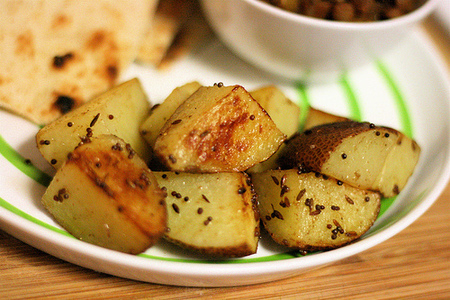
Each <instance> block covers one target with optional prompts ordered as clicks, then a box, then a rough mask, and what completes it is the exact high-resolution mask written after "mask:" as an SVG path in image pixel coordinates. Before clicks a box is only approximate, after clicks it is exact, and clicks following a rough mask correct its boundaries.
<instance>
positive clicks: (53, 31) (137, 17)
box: [0, 0, 158, 125]
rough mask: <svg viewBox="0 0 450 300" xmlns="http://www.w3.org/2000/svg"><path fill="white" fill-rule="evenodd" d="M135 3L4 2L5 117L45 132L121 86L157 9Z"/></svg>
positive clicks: (0, 84)
mask: <svg viewBox="0 0 450 300" xmlns="http://www.w3.org/2000/svg"><path fill="white" fill-rule="evenodd" d="M132 2H133V4H132V5H131V4H130V1H128V0H115V1H109V0H97V1H53V0H41V1H17V0H4V1H0V57H1V59H0V109H7V110H9V111H11V112H14V113H17V114H18V115H21V116H23V117H25V118H27V119H29V120H31V121H33V122H35V123H37V124H40V125H44V124H47V123H49V122H51V121H53V120H55V119H57V118H58V117H59V116H61V115H62V114H64V113H67V112H69V111H71V110H73V109H74V108H76V107H78V106H80V105H82V104H83V103H85V102H87V101H89V100H90V99H92V98H93V97H95V96H96V95H98V94H99V93H103V92H105V91H106V90H107V89H109V88H111V87H112V86H113V85H114V84H117V83H118V79H119V78H120V76H121V74H122V73H123V72H124V70H125V69H126V68H128V66H129V65H130V64H131V63H132V62H133V60H134V59H135V58H136V55H137V51H138V49H139V47H140V44H141V41H142V38H143V37H144V34H145V32H146V31H147V30H148V27H149V26H150V21H151V18H152V15H153V12H154V10H155V9H156V5H157V2H158V1H155V0H135V1H132ZM69 99H71V100H69Z"/></svg>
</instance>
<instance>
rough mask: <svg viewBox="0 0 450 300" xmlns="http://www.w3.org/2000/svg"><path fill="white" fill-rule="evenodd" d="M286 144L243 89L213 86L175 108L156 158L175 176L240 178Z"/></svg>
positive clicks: (159, 137)
mask: <svg viewBox="0 0 450 300" xmlns="http://www.w3.org/2000/svg"><path fill="white" fill-rule="evenodd" d="M285 138H286V136H285V135H284V134H283V133H282V132H281V131H280V130H279V129H278V128H277V127H276V125H275V124H274V122H273V121H272V120H271V118H270V117H269V116H268V114H267V113H266V112H265V110H264V109H263V108H262V107H261V106H260V105H259V104H258V103H257V102H256V101H255V100H254V99H253V98H252V97H251V96H250V94H249V93H248V92H247V91H246V90H245V89H244V88H243V87H242V86H239V85H236V86H222V85H221V84H217V85H214V86H209V87H205V86H204V87H201V88H199V89H198V90H197V91H196V92H195V93H194V94H192V95H191V96H190V97H189V98H188V99H186V100H185V101H184V102H183V103H182V104H181V105H180V106H179V107H178V108H177V110H176V111H175V112H174V114H173V115H172V116H171V117H170V119H169V120H168V121H167V122H166V124H165V125H164V127H163V128H162V129H161V132H160V134H159V136H158V137H157V139H156V142H155V147H154V152H155V155H157V156H158V158H159V159H160V160H161V162H162V163H163V164H164V165H166V166H167V167H168V168H169V169H171V170H174V171H189V172H227V171H235V172H239V171H245V170H247V169H248V168H250V167H252V166H253V165H255V164H256V163H258V162H261V161H264V160H266V159H268V158H269V157H270V156H271V155H272V154H273V153H274V152H275V151H276V150H277V149H278V147H279V146H280V144H281V143H282V142H283V141H284V140H285Z"/></svg>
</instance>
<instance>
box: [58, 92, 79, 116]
mask: <svg viewBox="0 0 450 300" xmlns="http://www.w3.org/2000/svg"><path fill="white" fill-rule="evenodd" d="M74 106H75V100H74V99H73V98H71V97H69V96H64V95H60V96H58V97H57V98H56V100H55V102H54V103H53V107H54V108H55V109H57V110H59V111H60V112H61V113H62V114H66V113H68V112H69V111H71V110H72V109H73V108H74Z"/></svg>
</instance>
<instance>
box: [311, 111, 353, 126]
mask: <svg viewBox="0 0 450 300" xmlns="http://www.w3.org/2000/svg"><path fill="white" fill-rule="evenodd" d="M344 121H350V119H348V118H345V117H342V116H338V115H334V114H331V113H328V112H325V111H322V110H319V109H316V108H313V107H310V108H309V110H308V114H307V115H306V120H305V124H303V130H308V129H311V128H313V127H315V126H318V125H323V124H328V123H335V122H344Z"/></svg>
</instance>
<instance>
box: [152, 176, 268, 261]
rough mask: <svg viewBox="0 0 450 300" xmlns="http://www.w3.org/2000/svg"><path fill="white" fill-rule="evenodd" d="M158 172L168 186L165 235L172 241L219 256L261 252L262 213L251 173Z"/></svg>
mask: <svg viewBox="0 0 450 300" xmlns="http://www.w3.org/2000/svg"><path fill="white" fill-rule="evenodd" d="M154 174H155V176H156V178H157V180H158V183H159V185H160V186H161V187H162V188H164V189H167V198H166V202H167V210H168V232H167V233H166V235H165V236H166V238H167V239H168V240H169V241H171V242H173V243H175V244H178V245H181V246H182V247H185V248H188V249H192V250H194V251H196V252H199V253H202V254H207V255H209V256H214V257H240V256H246V255H250V254H253V253H255V252H256V249H257V246H258V239H259V214H258V208H257V203H256V198H255V195H254V193H253V192H252V188H251V186H250V185H249V182H248V180H249V178H248V176H247V175H245V174H244V173H213V174H192V173H178V172H177V173H175V172H154ZM186 197H187V198H186Z"/></svg>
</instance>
